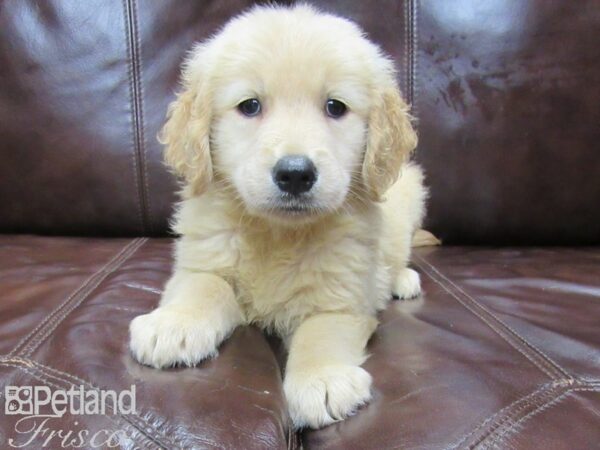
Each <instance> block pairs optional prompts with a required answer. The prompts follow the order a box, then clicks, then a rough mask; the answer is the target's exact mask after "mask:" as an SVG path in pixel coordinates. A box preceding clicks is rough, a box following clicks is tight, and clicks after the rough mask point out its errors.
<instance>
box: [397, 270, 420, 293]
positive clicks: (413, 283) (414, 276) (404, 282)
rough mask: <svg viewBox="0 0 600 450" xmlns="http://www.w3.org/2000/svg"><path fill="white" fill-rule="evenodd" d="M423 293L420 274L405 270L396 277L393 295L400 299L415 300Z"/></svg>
mask: <svg viewBox="0 0 600 450" xmlns="http://www.w3.org/2000/svg"><path fill="white" fill-rule="evenodd" d="M420 293H421V278H420V277H419V274H418V273H417V272H415V271H414V270H412V269H409V268H405V269H402V270H401V271H400V273H399V274H398V276H397V277H396V282H395V283H394V286H393V294H394V295H396V296H398V298H399V299H401V300H405V299H409V298H415V297H416V296H418V295H419V294H420Z"/></svg>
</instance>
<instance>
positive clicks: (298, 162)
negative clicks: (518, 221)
mask: <svg viewBox="0 0 600 450" xmlns="http://www.w3.org/2000/svg"><path fill="white" fill-rule="evenodd" d="M182 78H183V89H182V91H181V92H180V93H179V95H178V97H177V99H176V100H175V101H174V102H173V104H172V105H171V106H170V108H169V113H168V120H167V123H166V125H165V126H164V129H163V130H162V132H161V135H160V138H161V141H162V142H163V143H164V144H165V146H166V150H165V158H166V161H167V163H168V164H169V165H170V167H172V169H173V170H174V171H175V172H176V173H177V174H178V175H180V176H181V177H182V179H183V189H182V201H181V203H180V204H179V206H178V209H177V212H176V214H175V218H174V230H175V231H176V232H177V233H179V234H180V235H181V237H180V238H179V240H178V241H177V244H176V252H175V266H174V273H173V276H172V277H171V279H170V280H169V282H168V283H167V285H166V287H165V290H164V294H163V296H162V299H161V301H160V305H159V306H158V308H157V309H156V310H154V311H152V312H151V313H149V314H145V315H142V316H139V317H136V318H135V319H134V320H133V321H132V323H131V327H130V334H131V341H130V347H131V350H132V353H133V355H134V357H135V358H136V359H137V360H138V361H139V362H141V363H143V364H147V365H150V366H153V367H157V368H161V367H168V366H172V365H187V366H192V365H195V364H197V363H198V362H200V361H202V360H203V359H206V358H210V357H213V356H215V355H216V354H217V348H218V346H219V344H220V343H221V342H222V341H223V340H224V339H225V338H226V337H227V336H228V335H229V334H230V333H231V332H232V330H234V329H235V328H236V327H237V326H238V325H242V324H256V325H258V326H260V327H262V328H263V329H265V330H268V331H270V332H275V333H277V334H278V335H279V336H281V337H282V339H283V340H284V342H285V343H286V345H287V346H288V349H289V357H288V361H287V366H286V369H285V380H284V390H285V394H286V397H287V401H288V405H289V411H290V414H291V417H292V419H293V423H294V425H295V426H296V427H297V428H301V427H305V426H309V427H321V426H323V425H327V424H330V423H332V422H334V421H336V420H340V419H342V418H344V417H346V416H348V415H350V414H352V413H353V412H354V411H355V410H356V408H357V407H358V406H359V405H362V404H364V403H365V402H367V401H368V400H369V398H370V396H371V393H370V386H371V376H370V375H369V374H368V373H367V372H366V371H365V370H364V369H363V368H361V364H362V363H363V362H364V360H365V358H366V355H365V345H366V343H367V341H368V339H369V337H370V336H371V334H372V333H373V330H374V329H375V327H376V324H377V319H376V313H377V311H378V310H380V309H382V308H383V307H384V306H385V304H386V301H387V300H388V299H389V298H390V297H391V295H392V293H394V294H396V295H398V296H400V297H402V298H410V297H414V296H416V295H418V294H419V291H420V282H419V276H418V274H417V273H416V272H415V271H413V270H411V269H409V268H407V262H408V260H409V253H410V247H411V238H412V236H413V233H414V232H415V230H416V229H417V228H418V227H419V226H420V223H421V220H422V217H423V213H424V201H425V197H426V190H425V189H424V187H423V184H422V181H423V176H422V173H421V171H420V169H419V168H418V167H417V166H416V165H414V164H411V163H409V162H408V157H409V154H410V153H411V151H412V150H413V149H414V147H415V146H416V143H417V138H416V135H415V132H414V131H413V128H412V127H411V122H410V117H409V115H408V107H407V105H406V103H405V102H404V101H403V100H402V97H401V95H400V91H399V89H398V85H397V82H396V78H395V71H394V67H393V63H392V61H391V60H390V59H389V58H388V57H386V56H384V54H383V53H382V51H381V50H380V48H379V47H377V46H376V45H375V44H373V43H372V42H370V41H369V40H367V39H366V38H365V37H364V34H363V32H362V31H361V30H360V29H359V27H358V26H357V25H356V24H354V23H353V22H350V21H348V20H346V19H342V18H340V17H336V16H333V15H328V14H323V13H320V12H318V11H316V10H314V9H313V8H311V7H309V6H306V5H302V6H297V7H274V6H268V7H256V8H254V9H251V10H250V11H249V12H247V13H245V14H242V15H241V16H239V17H236V18H234V19H233V20H231V21H230V22H229V23H228V24H227V25H226V26H225V27H224V28H223V29H222V30H221V32H219V33H218V34H217V35H216V36H214V37H212V38H211V39H209V40H208V41H207V42H204V43H202V44H200V45H197V46H196V47H195V48H194V49H193V50H192V52H191V53H190V55H189V57H188V58H187V61H186V62H185V64H184V68H183V77H182ZM399 175H400V176H399Z"/></svg>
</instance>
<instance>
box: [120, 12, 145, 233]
mask: <svg viewBox="0 0 600 450" xmlns="http://www.w3.org/2000/svg"><path fill="white" fill-rule="evenodd" d="M123 7H124V9H125V29H126V33H127V58H128V63H129V64H128V75H129V97H130V104H131V122H132V134H133V138H132V140H133V166H134V172H135V179H136V186H137V203H138V209H139V217H140V222H141V229H142V233H143V234H146V233H147V232H148V231H149V230H150V229H151V227H150V223H149V220H148V180H147V171H146V168H147V165H146V150H145V145H144V115H143V103H142V87H141V85H142V82H141V58H140V47H141V44H140V41H139V36H138V22H137V5H136V2H135V0H123Z"/></svg>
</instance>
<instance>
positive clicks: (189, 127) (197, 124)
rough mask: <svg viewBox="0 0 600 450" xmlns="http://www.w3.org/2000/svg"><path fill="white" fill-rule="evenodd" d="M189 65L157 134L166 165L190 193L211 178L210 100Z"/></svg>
mask: <svg viewBox="0 0 600 450" xmlns="http://www.w3.org/2000/svg"><path fill="white" fill-rule="evenodd" d="M192 72H193V68H192V66H191V65H187V66H186V67H185V69H184V71H183V91H182V92H180V93H179V94H178V95H177V99H176V100H175V101H174V102H173V103H171V104H170V105H169V110H168V112H167V122H166V123H165V125H164V126H163V128H162V130H161V131H160V133H159V135H158V140H159V141H160V142H161V143H162V144H164V145H165V150H164V158H165V162H166V163H167V165H168V166H169V167H170V168H171V169H172V170H173V172H175V174H177V175H178V176H180V177H183V178H184V180H185V182H186V190H188V192H189V193H190V194H191V195H199V194H201V193H202V192H204V191H205V190H206V188H207V187H208V185H209V184H210V182H211V181H212V178H213V169H212V161H211V157H210V124H211V116H212V113H211V107H210V105H211V102H210V98H209V95H208V92H207V87H206V86H205V83H203V82H202V80H201V79H200V78H201V77H200V76H199V75H198V74H195V76H194V74H192Z"/></svg>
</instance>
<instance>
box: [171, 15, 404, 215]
mask: <svg viewBox="0 0 600 450" xmlns="http://www.w3.org/2000/svg"><path fill="white" fill-rule="evenodd" d="M184 84H185V86H186V91H184V93H183V94H181V95H180V98H179V100H178V101H177V102H175V103H174V105H173V106H172V108H171V115H170V119H169V122H167V125H166V126H165V129H164V131H163V140H164V141H165V142H166V143H167V144H168V146H167V153H166V156H167V161H168V162H170V163H171V165H172V166H173V167H175V169H176V170H177V171H179V172H180V173H181V174H183V175H184V176H185V177H186V179H187V181H188V184H189V185H191V187H192V188H193V190H194V191H195V192H196V193H199V192H201V191H203V190H205V189H206V188H207V186H208V185H209V184H210V182H211V181H210V180H211V179H218V180H220V181H222V183H221V188H222V189H228V190H230V193H231V194H232V195H235V196H236V197H237V198H239V199H241V200H242V202H243V205H244V206H245V208H246V210H247V212H249V213H251V214H255V215H260V216H263V217H267V218H271V219H274V220H277V221H283V222H292V223H302V222H305V221H310V220H314V219H316V218H318V217H319V216H321V215H323V214H327V213H330V212H333V211H336V210H338V209H339V208H341V207H342V206H343V205H344V202H345V201H346V199H347V198H348V196H349V194H350V195H355V196H363V197H368V198H371V199H373V200H377V199H378V198H379V197H380V195H381V194H382V193H383V192H384V191H385V189H387V187H389V185H390V184H391V183H392V182H393V181H394V180H395V179H396V177H397V174H398V170H399V166H400V164H401V162H402V160H403V159H404V156H405V155H406V154H407V153H408V152H409V151H410V150H412V148H413V147H414V145H415V136H414V132H413V131H412V128H411V127H410V122H409V120H408V116H407V113H406V105H405V104H404V103H403V102H402V100H401V98H400V95H399V92H398V89H397V87H396V83H395V80H394V73H393V69H392V65H391V63H390V62H389V60H388V59H387V58H385V57H383V56H382V55H381V53H380V51H379V50H378V48H377V47H376V46H374V45H373V44H372V43H370V42H369V41H367V40H366V39H365V38H364V37H362V35H361V32H360V30H359V29H358V28H357V27H356V26H355V25H354V24H353V23H351V22H349V21H346V20H344V19H340V18H337V17H334V16H329V15H323V14H319V13H316V12H315V11H314V10H312V9H310V8H308V7H298V8H293V9H275V8H259V9H255V10H253V11H251V12H250V13H248V14H247V15H244V16H241V17H240V18H237V19H235V20H234V21H232V22H230V24H228V25H227V26H226V27H225V28H224V30H223V31H222V32H221V33H220V34H219V35H217V36H216V37H215V38H213V39H212V40H211V41H209V42H208V43H206V44H204V45H201V46H199V47H198V48H197V49H196V50H195V51H194V52H193V53H192V56H191V58H190V59H189V60H188V62H187V65H186V68H185V69H184ZM174 133H178V136H175V135H174ZM182 158H183V159H182ZM382 158H383V160H382ZM190 171H191V172H192V173H190ZM223 182H224V183H223Z"/></svg>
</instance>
